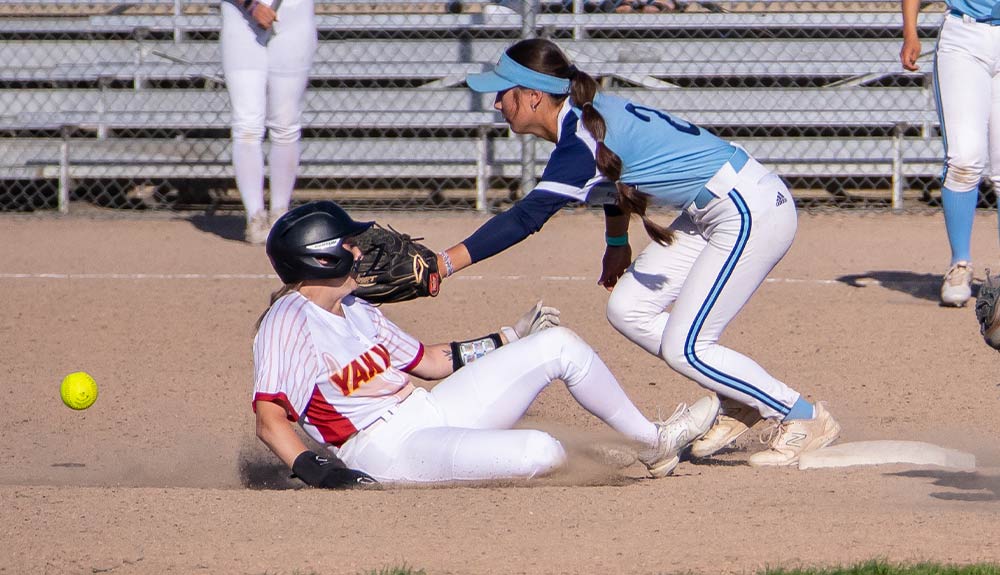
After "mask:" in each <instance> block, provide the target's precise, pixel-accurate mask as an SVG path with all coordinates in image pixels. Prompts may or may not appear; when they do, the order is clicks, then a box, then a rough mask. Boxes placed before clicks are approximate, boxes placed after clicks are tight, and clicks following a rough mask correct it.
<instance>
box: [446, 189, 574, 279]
mask: <svg viewBox="0 0 1000 575" xmlns="http://www.w3.org/2000/svg"><path fill="white" fill-rule="evenodd" d="M572 201H574V200H573V198H570V197H568V196H564V195H562V194H555V193H552V192H547V191H545V190H532V191H531V192H530V193H529V194H528V195H527V196H525V197H524V198H523V199H521V200H518V201H517V202H516V203H515V204H514V205H513V206H512V207H511V208H510V209H509V210H507V211H506V212H503V213H501V214H497V215H496V216H493V217H492V218H490V220H489V221H488V222H486V223H485V224H483V225H482V226H480V227H479V229H478V230H476V231H475V232H473V233H472V235H471V236H469V237H468V238H466V240H465V241H464V242H463V243H464V244H465V247H466V249H468V250H469V255H470V256H471V257H472V262H473V263H475V262H478V261H481V260H485V259H486V258H488V257H490V256H494V255H496V254H498V253H500V252H502V251H504V250H505V249H507V248H509V247H511V246H512V245H514V244H516V243H518V242H520V241H521V240H523V239H524V238H526V237H528V236H530V235H531V234H533V233H535V232H537V231H538V230H540V229H542V226H543V225H544V224H545V222H547V221H548V220H549V218H551V217H552V216H553V214H555V213H556V212H558V211H559V210H560V209H562V208H563V206H565V205H566V204H569V203H570V202H572Z"/></svg>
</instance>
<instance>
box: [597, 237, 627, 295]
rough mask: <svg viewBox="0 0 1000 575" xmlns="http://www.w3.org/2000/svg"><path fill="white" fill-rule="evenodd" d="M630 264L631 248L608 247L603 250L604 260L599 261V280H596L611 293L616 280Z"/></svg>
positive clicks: (625, 246)
mask: <svg viewBox="0 0 1000 575" xmlns="http://www.w3.org/2000/svg"><path fill="white" fill-rule="evenodd" d="M631 263H632V246H630V245H628V244H625V245H624V246H608V247H607V248H606V249H605V250H604V259H603V260H602V261H601V278H600V279H599V280H597V283H598V284H599V285H602V286H604V288H605V289H607V290H608V291H611V290H612V289H614V287H615V285H616V284H617V283H618V278H620V277H622V274H624V273H625V270H626V269H628V266H629V264H631Z"/></svg>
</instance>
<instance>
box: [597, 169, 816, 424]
mask: <svg viewBox="0 0 1000 575" xmlns="http://www.w3.org/2000/svg"><path fill="white" fill-rule="evenodd" d="M706 188H707V189H709V190H710V191H711V192H712V195H713V196H714V197H715V198H716V199H713V200H712V201H710V202H708V203H707V204H706V205H705V206H704V207H703V208H698V207H696V206H695V205H694V204H692V205H691V206H690V207H688V208H687V209H685V211H684V212H683V213H682V214H681V215H680V216H679V217H678V218H677V219H676V220H675V221H674V222H673V223H672V224H671V226H670V228H671V229H672V230H673V231H674V241H673V243H672V244H670V245H668V246H661V245H660V244H658V243H656V242H652V243H650V244H649V246H648V247H646V249H644V250H643V251H642V253H640V254H639V256H638V257H636V259H635V261H634V262H632V265H631V266H630V267H629V268H628V270H626V272H625V275H624V276H622V278H621V279H620V280H619V281H618V284H617V285H616V286H615V288H614V291H613V292H612V294H611V298H610V300H609V301H608V320H610V322H611V324H612V325H613V326H614V327H615V329H617V330H618V331H620V332H621V333H622V335H624V336H625V337H627V338H628V339H630V340H632V341H633V342H635V343H636V344H638V345H639V346H640V347H642V348H643V349H645V350H646V351H648V352H649V353H652V354H654V355H658V356H660V357H662V358H663V359H664V360H665V361H666V362H667V364H668V365H669V366H670V367H672V368H673V369H675V370H677V371H678V372H680V373H682V374H684V375H685V376H687V377H689V378H691V379H693V380H694V381H696V382H697V383H698V384H699V385H701V386H703V387H705V388H708V389H710V390H712V391H714V392H716V393H717V394H719V395H720V396H722V397H728V398H732V399H735V400H737V401H740V402H742V403H744V404H746V405H750V406H753V407H754V408H756V409H757V410H758V411H760V413H761V415H763V416H764V417H779V418H780V417H784V416H785V415H786V414H787V413H788V411H789V409H790V408H791V406H792V405H794V404H795V402H796V400H797V399H798V397H799V394H798V392H796V391H794V390H792V389H791V388H789V387H788V386H787V385H785V384H784V383H782V382H781V381H779V380H777V379H775V378H774V377H773V376H771V375H770V374H769V373H767V372H766V371H764V369H763V368H762V367H761V366H760V365H758V364H757V363H756V362H754V361H753V360H752V359H750V358H749V357H747V356H745V355H742V354H740V353H738V352H736V351H733V350H731V349H728V348H726V347H723V346H721V345H719V344H718V341H719V336H720V335H721V334H722V331H723V330H724V329H725V328H726V326H727V325H729V322H730V321H732V319H733V318H734V317H735V316H736V314H737V313H739V311H740V310H741V309H742V308H743V306H744V305H745V304H746V303H747V301H748V300H749V299H750V296H751V295H752V294H753V293H754V291H756V290H757V288H758V287H759V286H760V284H761V283H762V282H763V281H764V278H765V277H767V274H768V273H770V271H771V269H773V268H774V266H775V264H777V263H778V261H779V260H780V259H781V258H782V257H783V256H784V255H785V252H787V251H788V248H789V247H790V246H791V244H792V239H793V238H794V236H795V229H796V225H797V224H796V213H795V203H794V201H793V200H792V196H791V193H789V191H788V188H787V187H786V186H785V185H784V183H783V182H782V181H781V179H780V178H778V176H776V175H775V174H773V173H771V172H770V171H768V170H767V168H765V167H764V166H762V165H760V164H759V163H758V162H757V161H755V160H753V159H752V158H751V159H749V160H748V161H747V162H746V164H745V165H743V166H741V167H739V169H738V170H737V169H735V168H734V167H733V166H732V165H730V164H728V163H727V164H726V165H725V166H723V168H722V169H720V170H719V173H718V174H716V176H715V177H714V178H713V179H712V181H710V182H709V184H708V185H707V186H706ZM671 306H673V307H672V308H671V309H670V311H669V312H668V311H667V309H668V308H670V307H671Z"/></svg>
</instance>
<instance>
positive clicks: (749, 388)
mask: <svg viewBox="0 0 1000 575" xmlns="http://www.w3.org/2000/svg"><path fill="white" fill-rule="evenodd" d="M729 199H730V200H732V202H733V204H735V205H736V210H737V211H738V212H739V214H740V232H739V235H738V237H737V238H736V246H735V247H734V248H733V251H732V252H730V254H729V257H728V258H726V263H725V264H723V266H722V270H721V271H719V275H718V277H717V278H716V279H715V282H714V283H713V284H712V288H711V289H710V290H709V293H708V297H707V298H705V302H704V303H702V305H701V308H700V309H699V310H698V314H697V315H696V316H695V319H694V323H693V324H692V325H691V329H690V330H689V331H688V335H687V339H686V340H685V342H684V357H685V359H687V362H688V363H689V364H691V366H692V367H694V368H695V369H696V370H698V372H700V373H701V374H702V375H704V376H705V377H707V378H709V379H711V380H713V381H716V382H718V383H721V384H722V385H724V386H726V387H729V388H732V389H735V390H736V391H739V392H740V393H743V394H745V395H749V396H751V397H753V398H755V399H757V400H758V401H760V402H761V403H763V404H765V405H767V406H768V407H770V408H771V409H773V410H775V411H777V412H778V413H780V414H782V415H785V414H787V413H788V411H789V408H788V407H787V406H785V405H782V404H781V402H779V401H778V400H776V399H774V398H773V397H771V396H769V395H767V394H766V393H764V392H763V391H761V390H760V389H758V388H756V387H754V386H753V385H751V384H749V383H747V382H745V381H743V380H741V379H738V378H735V377H733V376H731V375H727V374H725V373H722V372H721V371H719V370H717V369H715V368H714V367H712V366H710V365H708V364H707V363H705V362H703V361H701V359H699V358H698V355H697V354H696V353H695V349H694V345H695V342H697V341H698V333H699V332H700V331H701V328H702V326H703V325H704V324H705V318H706V317H708V314H709V312H711V311H712V307H713V306H714V305H715V302H716V301H718V299H719V294H720V293H721V292H722V288H723V287H725V285H726V282H727V281H729V278H730V277H732V275H733V270H734V269H735V268H736V264H737V262H739V260H740V257H741V256H742V255H743V250H744V249H746V246H747V242H749V241H750V230H751V227H752V221H751V218H750V208H749V207H748V206H747V204H746V201H745V200H744V199H743V196H741V195H740V194H739V192H737V191H736V190H735V189H734V190H732V191H731V192H729Z"/></svg>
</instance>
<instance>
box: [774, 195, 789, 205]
mask: <svg viewBox="0 0 1000 575" xmlns="http://www.w3.org/2000/svg"><path fill="white" fill-rule="evenodd" d="M787 201H788V199H787V198H785V196H784V194H782V193H781V192H778V199H777V200H775V201H774V205H775V206H780V205H781V204H783V203H785V202H787Z"/></svg>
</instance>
